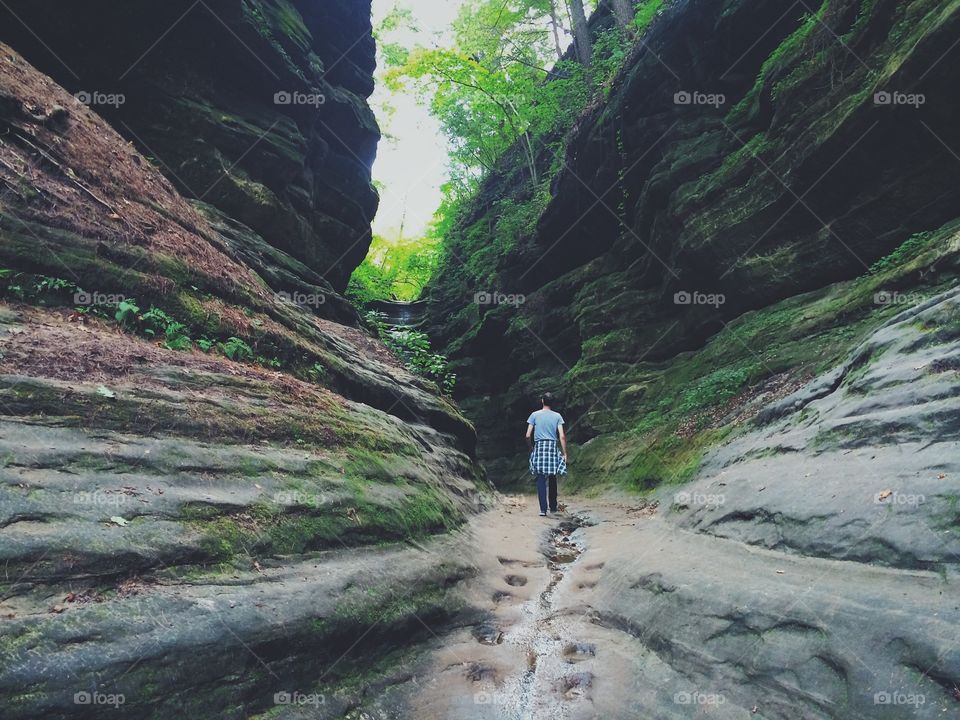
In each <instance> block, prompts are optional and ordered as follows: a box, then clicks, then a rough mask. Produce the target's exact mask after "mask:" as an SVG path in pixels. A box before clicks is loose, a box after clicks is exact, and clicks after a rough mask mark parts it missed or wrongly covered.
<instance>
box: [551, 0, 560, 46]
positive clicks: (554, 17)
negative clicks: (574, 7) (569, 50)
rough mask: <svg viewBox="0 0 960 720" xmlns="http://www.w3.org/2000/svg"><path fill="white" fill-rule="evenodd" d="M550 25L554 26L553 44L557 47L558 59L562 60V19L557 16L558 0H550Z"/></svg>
mask: <svg viewBox="0 0 960 720" xmlns="http://www.w3.org/2000/svg"><path fill="white" fill-rule="evenodd" d="M550 25H551V27H552V28H553V44H554V45H555V46H556V48H557V60H562V59H563V46H562V45H561V44H560V20H559V19H558V18H557V2H556V0H550Z"/></svg>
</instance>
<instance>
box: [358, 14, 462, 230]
mask: <svg viewBox="0 0 960 720" xmlns="http://www.w3.org/2000/svg"><path fill="white" fill-rule="evenodd" d="M462 4H463V0H373V23H374V25H377V24H378V23H379V22H380V21H381V20H382V19H383V18H384V16H386V15H387V14H388V13H389V12H390V10H391V9H392V8H393V7H394V6H395V5H400V6H401V7H405V8H409V9H410V10H411V11H412V12H413V16H414V18H415V20H416V24H417V27H418V28H419V30H420V32H419V33H417V34H415V33H411V32H403V33H399V32H398V33H395V34H393V35H391V40H392V41H394V42H400V43H403V44H404V45H405V46H407V47H412V46H413V45H417V44H419V45H424V46H430V45H431V44H432V41H433V39H434V37H439V38H440V39H441V42H443V41H449V39H450V35H449V28H450V25H451V24H452V23H453V21H454V19H455V18H456V16H457V12H458V10H459V8H460V6H461V5H462ZM384 101H386V102H387V103H389V104H390V105H391V106H393V107H394V108H395V109H396V112H395V113H394V114H393V116H392V117H391V118H389V119H387V118H383V117H381V118H379V119H380V122H381V124H382V125H383V126H384V128H383V129H384V131H385V132H386V133H388V134H389V135H392V136H394V138H395V139H387V138H384V140H383V141H382V142H381V143H380V148H379V151H378V153H377V162H376V164H375V165H374V166H373V178H374V180H377V181H379V182H381V183H383V185H384V187H382V188H381V190H380V211H379V212H378V213H377V217H376V219H375V220H374V223H373V230H374V232H375V233H377V234H380V235H386V236H394V235H396V232H397V230H398V229H399V227H400V224H401V223H403V227H404V229H403V236H404V237H408V238H415V237H418V236H419V235H422V234H423V231H424V229H425V228H426V226H427V223H428V222H429V221H430V218H431V217H432V216H433V213H434V211H435V210H436V209H437V208H438V207H439V206H440V200H441V194H440V185H441V184H443V182H444V181H445V180H446V177H447V150H446V139H445V138H444V136H443V133H441V132H440V126H439V125H438V124H437V121H436V120H434V119H433V118H432V117H431V116H430V113H429V111H428V109H427V108H426V107H424V106H422V105H419V104H418V103H417V101H416V99H415V98H414V97H410V96H405V95H394V94H391V93H389V92H388V91H387V90H386V89H385V88H384V87H383V86H382V84H381V83H380V82H379V81H378V83H377V90H376V92H374V95H373V98H372V99H371V104H372V105H373V107H374V109H375V110H378V109H379V107H380V106H381V105H382V104H383V102H384Z"/></svg>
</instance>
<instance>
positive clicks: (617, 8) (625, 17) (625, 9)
mask: <svg viewBox="0 0 960 720" xmlns="http://www.w3.org/2000/svg"><path fill="white" fill-rule="evenodd" d="M613 14H614V15H615V16H616V18H617V22H618V23H619V24H620V26H621V27H623V28H624V29H626V30H629V29H630V27H631V26H632V25H633V16H634V13H633V3H631V2H630V0H613Z"/></svg>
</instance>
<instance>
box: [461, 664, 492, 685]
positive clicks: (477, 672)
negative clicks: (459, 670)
mask: <svg viewBox="0 0 960 720" xmlns="http://www.w3.org/2000/svg"><path fill="white" fill-rule="evenodd" d="M498 675H499V673H498V672H497V669H496V668H494V667H491V666H490V665H486V664H484V663H478V662H472V663H468V664H467V668H466V670H465V671H464V676H465V677H466V678H467V680H470V681H472V682H483V681H490V682H496V680H497V677H498Z"/></svg>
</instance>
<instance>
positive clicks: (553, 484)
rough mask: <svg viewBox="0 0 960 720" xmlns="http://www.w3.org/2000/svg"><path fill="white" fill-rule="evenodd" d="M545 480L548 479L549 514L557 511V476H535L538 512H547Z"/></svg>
mask: <svg viewBox="0 0 960 720" xmlns="http://www.w3.org/2000/svg"><path fill="white" fill-rule="evenodd" d="M547 478H550V512H556V511H557V476H556V475H544V474H543V473H541V474H539V475H537V496H538V497H539V498H540V512H542V513H545V512H546V511H547Z"/></svg>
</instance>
